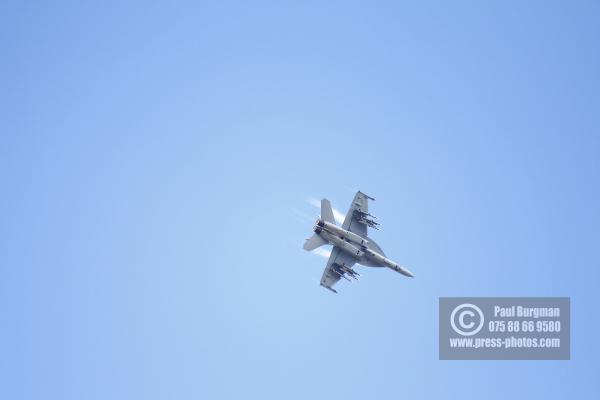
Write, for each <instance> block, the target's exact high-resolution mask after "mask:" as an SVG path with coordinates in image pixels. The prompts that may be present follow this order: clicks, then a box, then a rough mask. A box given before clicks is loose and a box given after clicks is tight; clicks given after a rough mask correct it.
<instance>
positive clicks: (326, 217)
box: [321, 199, 335, 224]
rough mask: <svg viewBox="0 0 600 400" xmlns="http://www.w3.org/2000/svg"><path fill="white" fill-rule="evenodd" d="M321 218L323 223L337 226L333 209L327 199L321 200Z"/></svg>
mask: <svg viewBox="0 0 600 400" xmlns="http://www.w3.org/2000/svg"><path fill="white" fill-rule="evenodd" d="M321 218H322V219H323V221H327V222H331V223H332V224H335V218H334V217H333V209H332V208H331V203H330V202H329V200H327V199H323V200H321Z"/></svg>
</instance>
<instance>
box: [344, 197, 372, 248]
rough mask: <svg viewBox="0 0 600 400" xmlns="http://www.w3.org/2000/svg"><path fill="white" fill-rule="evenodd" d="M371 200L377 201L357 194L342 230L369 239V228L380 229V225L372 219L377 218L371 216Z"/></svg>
mask: <svg viewBox="0 0 600 400" xmlns="http://www.w3.org/2000/svg"><path fill="white" fill-rule="evenodd" d="M369 199H370V200H375V199H374V198H372V197H369V196H367V195H366V194H364V193H363V192H361V191H358V192H356V195H355V196H354V199H353V200H352V203H351V204H350V209H349V210H348V213H347V214H346V219H344V224H343V225H342V228H344V229H346V230H348V231H350V232H353V233H356V234H357V235H360V236H362V237H367V226H370V227H372V228H375V229H378V228H377V225H379V224H378V223H377V222H375V221H373V219H372V218H375V217H373V216H372V215H371V214H369Z"/></svg>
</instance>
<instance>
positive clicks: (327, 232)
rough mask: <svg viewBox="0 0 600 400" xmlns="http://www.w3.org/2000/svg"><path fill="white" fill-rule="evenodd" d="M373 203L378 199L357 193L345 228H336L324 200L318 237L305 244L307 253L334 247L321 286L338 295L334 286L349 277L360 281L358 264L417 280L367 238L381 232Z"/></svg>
mask: <svg viewBox="0 0 600 400" xmlns="http://www.w3.org/2000/svg"><path fill="white" fill-rule="evenodd" d="M369 200H375V199H374V198H372V197H369V196H367V195H366V194H364V193H362V192H360V191H359V192H357V193H356V195H355V196H354V200H352V204H351V205H350V210H348V214H346V218H345V219H344V223H343V224H342V226H341V227H339V226H337V225H336V224H335V220H334V218H333V210H332V208H331V203H330V202H329V200H327V199H323V200H321V217H320V218H319V219H317V222H316V225H315V227H314V232H315V234H314V235H313V236H312V237H310V238H309V239H306V242H305V243H304V250H306V251H311V250H314V249H316V248H317V247H320V246H323V245H327V244H331V245H333V250H332V251H331V255H330V256H329V261H327V265H326V266H325V271H324V272H323V276H322V277H321V286H323V287H324V288H326V289H329V290H331V291H332V292H334V293H337V291H336V290H335V289H334V288H333V287H332V286H333V285H335V284H336V283H337V282H338V281H339V280H340V279H341V278H344V279H346V280H348V281H350V279H349V277H350V278H353V279H356V280H358V276H359V273H358V272H356V271H355V270H354V269H352V266H353V265H354V264H361V265H364V266H367V267H387V268H390V269H393V270H394V271H396V272H399V273H401V274H403V275H406V276H409V277H413V274H412V273H411V272H410V271H409V270H407V269H406V268H404V267H401V266H400V265H398V264H396V263H395V262H394V261H392V260H390V259H389V258H387V257H386V256H385V254H384V252H383V250H381V247H379V245H377V243H375V241H374V240H373V239H371V238H369V237H367V228H374V229H379V228H378V225H379V223H378V222H376V221H375V219H377V218H376V217H374V216H373V215H371V214H369Z"/></svg>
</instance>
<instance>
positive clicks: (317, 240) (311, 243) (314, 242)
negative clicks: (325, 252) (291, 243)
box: [304, 233, 327, 251]
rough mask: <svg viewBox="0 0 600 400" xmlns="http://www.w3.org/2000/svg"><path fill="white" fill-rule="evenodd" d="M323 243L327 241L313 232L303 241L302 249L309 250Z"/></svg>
mask: <svg viewBox="0 0 600 400" xmlns="http://www.w3.org/2000/svg"><path fill="white" fill-rule="evenodd" d="M324 244H327V241H326V240H325V239H323V238H322V237H321V236H319V235H317V234H316V233H315V234H314V235H312V236H311V237H310V238H309V239H306V242H305V243H304V250H306V251H311V250H314V249H316V248H317V247H321V246H323V245H324Z"/></svg>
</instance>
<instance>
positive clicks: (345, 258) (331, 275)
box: [321, 246, 356, 293]
mask: <svg viewBox="0 0 600 400" xmlns="http://www.w3.org/2000/svg"><path fill="white" fill-rule="evenodd" d="M354 263H356V261H355V260H354V258H352V256H351V255H350V254H348V253H346V252H344V251H341V250H340V248H339V247H336V246H334V247H333V250H332V251H331V255H330V256H329V260H328V261H327V266H326V267H325V271H323V276H322V277H321V286H324V287H325V288H327V289H329V290H331V291H332V292H335V293H337V291H336V290H335V289H333V288H332V286H333V285H335V284H336V283H337V282H338V281H339V280H340V279H341V278H342V276H343V275H344V272H343V271H341V270H340V267H339V266H340V265H344V266H346V267H348V268H350V269H351V268H352V266H353V265H354Z"/></svg>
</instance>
